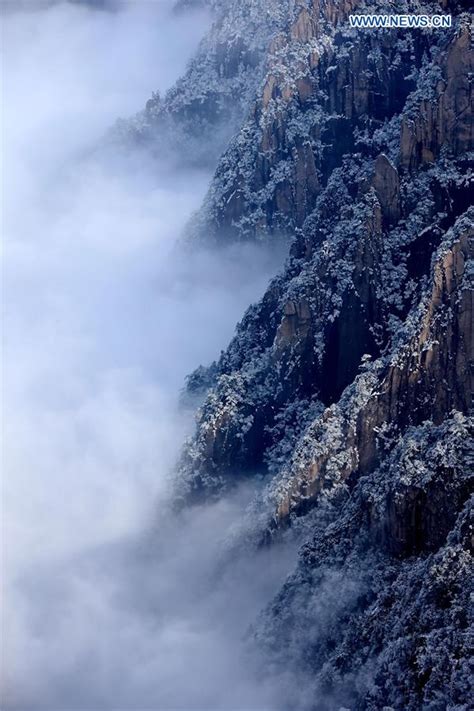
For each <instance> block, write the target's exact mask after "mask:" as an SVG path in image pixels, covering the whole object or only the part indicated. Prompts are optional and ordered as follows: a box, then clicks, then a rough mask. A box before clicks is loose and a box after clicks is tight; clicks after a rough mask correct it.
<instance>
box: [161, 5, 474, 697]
mask: <svg viewBox="0 0 474 711" xmlns="http://www.w3.org/2000/svg"><path fill="white" fill-rule="evenodd" d="M244 5H245V7H246V8H247V11H250V9H251V10H252V11H251V12H250V14H249V16H248V17H247V15H246V14H245V12H246V11H245V10H243V11H242V12H241V11H240V9H235V11H234V10H229V7H227V6H226V5H225V4H222V5H221V6H220V12H222V15H221V16H220V20H219V21H218V24H217V25H216V27H219V28H220V29H219V30H218V33H219V32H220V33H224V34H220V35H219V36H220V37H221V39H222V42H227V43H229V46H234V45H233V42H234V40H233V39H232V38H233V37H234V30H235V36H238V37H243V36H247V30H248V28H253V29H252V31H253V34H252V37H253V40H252V42H253V45H252V48H253V49H254V50H255V51H256V52H257V53H260V54H259V59H258V61H257V62H256V63H254V64H253V65H252V66H253V69H251V70H249V71H250V73H251V74H252V81H251V82H249V81H248V77H247V78H246V74H245V71H246V70H243V71H244V74H242V75H240V74H239V77H237V75H233V76H232V79H231V80H229V82H230V83H227V79H226V78H225V77H224V75H222V76H223V77H224V79H223V80H222V82H221V81H220V80H219V81H217V83H216V84H213V81H209V83H208V84H206V86H209V87H215V88H216V91H217V87H220V88H219V91H221V97H222V96H224V97H225V96H227V94H226V92H227V89H228V88H229V87H231V86H232V89H231V90H230V89H229V90H230V91H231V92H233V91H235V92H237V93H238V94H239V96H240V97H241V104H239V109H238V112H237V113H238V117H237V114H236V115H235V122H236V123H235V124H233V125H234V128H233V132H234V135H233V137H232V138H231V137H230V132H229V135H228V137H227V140H228V141H229V143H228V147H227V148H226V150H225V151H224V153H223V154H222V156H221V158H220V159H219V161H218V164H217V169H216V173H215V176H214V178H213V180H212V183H211V186H210V189H209V192H208V194H207V197H206V199H205V202H204V205H203V207H202V209H201V210H200V212H199V214H198V215H197V216H196V218H195V219H194V220H193V222H192V224H191V225H190V228H189V231H188V233H189V236H190V238H193V239H196V240H202V239H206V240H207V241H208V242H216V241H217V242H219V241H220V240H221V241H225V240H229V239H231V240H232V239H233V240H253V239H257V240H262V241H267V242H271V240H272V239H274V238H275V236H276V235H278V234H280V233H284V234H287V235H290V236H291V238H292V246H291V252H290V256H289V259H288V261H287V263H286V265H285V268H284V270H283V271H282V273H281V274H279V275H277V276H276V277H275V278H274V279H273V280H272V281H271V283H270V284H269V287H268V289H267V291H266V293H265V295H264V297H263V298H262V299H261V301H260V302H259V303H257V304H254V305H252V306H250V308H249V309H248V311H247V312H246V314H245V315H244V317H243V319H242V321H241V322H240V324H239V325H238V326H237V330H236V334H235V336H234V338H233V340H232V341H231V343H230V344H229V346H228V348H227V349H226V350H225V351H224V352H223V353H222V354H221V356H220V358H219V359H218V360H217V361H216V362H215V363H213V364H212V365H211V366H210V367H209V368H206V367H203V366H200V368H199V369H198V370H197V371H196V372H195V373H194V374H192V375H191V376H190V377H189V379H188V391H189V392H190V393H194V392H196V393H197V392H199V393H200V394H201V395H204V400H203V404H202V406H201V408H200V409H199V411H198V414H197V427H196V432H195V434H194V436H193V437H192V438H191V439H190V440H189V441H188V442H187V443H186V445H185V447H184V448H183V452H182V456H181V459H180V462H179V464H178V470H177V474H176V492H177V493H176V500H177V502H179V505H181V506H182V505H186V504H190V503H193V502H196V501H200V500H202V499H203V498H206V497H219V496H221V495H222V494H223V492H225V491H227V490H228V489H230V488H231V487H232V486H234V485H235V483H236V482H238V481H241V480H242V479H243V478H245V477H252V478H253V479H254V480H258V481H259V482H260V484H261V485H260V486H259V487H258V488H259V493H258V495H257V496H256V498H255V500H254V502H253V503H252V505H251V506H250V508H249V510H248V512H247V516H246V517H245V519H244V520H243V522H242V525H241V526H240V527H238V528H237V529H236V531H235V536H234V539H233V541H232V543H231V545H243V546H250V547H251V545H262V544H268V543H271V542H272V541H273V540H275V539H276V538H278V537H280V536H291V535H294V536H296V537H299V538H300V539H302V540H306V544H305V545H304V547H303V549H302V553H301V558H300V563H299V565H298V568H297V571H296V572H295V573H294V574H293V575H292V576H290V578H289V579H288V581H287V583H286V585H285V586H284V588H283V589H282V591H281V593H280V595H278V596H277V598H276V600H275V601H274V602H273V603H272V604H271V605H270V607H269V608H268V610H267V611H265V613H264V614H263V615H262V618H261V619H260V621H259V623H258V624H257V625H256V628H255V636H256V638H257V640H258V642H259V644H261V645H263V648H264V649H265V650H266V654H267V658H268V660H270V662H269V663H270V664H271V665H272V664H273V665H274V666H273V671H275V670H279V672H278V673H281V670H282V669H283V668H285V669H286V670H287V673H288V675H289V676H290V677H291V679H292V683H291V689H292V690H294V689H295V688H298V689H300V690H301V697H300V698H297V699H295V698H294V697H293V698H292V699H290V700H289V702H288V703H289V704H290V706H291V707H295V708H310V709H318V711H319V709H326V708H327V709H333V708H339V707H344V708H345V707H348V708H351V709H373V710H374V711H375V709H382V708H384V706H386V707H388V708H396V709H409V710H410V711H415V709H420V708H423V709H425V708H426V709H430V710H432V711H434V710H436V711H437V710H438V709H439V710H440V711H441V709H447V708H450V709H453V710H454V709H457V711H461V709H462V710H463V711H465V710H467V708H468V701H467V698H468V682H469V674H468V661H467V659H468V632H467V628H468V625H469V622H470V620H469V619H468V614H467V605H468V599H469V594H470V592H471V590H472V559H471V554H472V526H471V524H469V523H468V515H469V510H470V509H469V503H468V502H469V497H470V494H471V492H472V471H473V458H472V450H470V449H469V445H470V443H471V442H472V433H473V432H472V421H471V420H470V412H471V405H472V399H471V398H472V376H471V375H470V369H471V368H472V355H473V342H472V338H473V331H472V288H473V274H474V268H473V239H474V228H473V225H474V212H473V210H474V208H473V206H472V167H473V158H474V154H473V150H474V141H473V136H472V98H471V97H472V94H471V92H472V85H471V77H472V72H473V67H474V59H473V52H472V46H471V40H472V38H471V36H470V34H471V28H470V25H469V18H468V16H467V15H466V14H464V15H463V14H462V13H460V12H459V11H460V10H462V9H463V8H462V3H457V2H450V3H448V4H447V5H446V4H445V5H446V8H447V9H450V10H451V11H452V12H453V13H454V15H455V18H454V19H455V22H454V26H453V28H452V29H451V30H450V31H449V32H443V33H439V32H438V33H436V32H433V31H432V30H429V31H428V30H427V31H419V30H417V31H404V32H396V31H393V30H390V31H379V32H367V33H364V32H360V31H355V30H352V29H350V28H349V27H348V25H347V14H348V13H349V12H350V11H351V10H355V9H357V11H365V10H370V11H381V10H382V9H384V10H385V9H386V3H378V2H357V1H356V0H354V1H349V0H347V2H340V3H339V2H335V1H334V2H331V0H328V1H327V2H321V3H312V2H305V1H304V0H301V1H300V2H294V3H293V2H288V3H286V2H285V3H282V2H280V3H271V2H264V1H263V0H262V2H253V3H252V2H250V1H249V3H244V4H242V7H244ZM448 6H449V7H448ZM257 8H258V10H257ZM436 9H438V10H439V5H438V4H437V3H423V2H417V1H414V2H408V1H407V2H400V3H399V4H398V6H397V11H398V12H403V11H408V12H421V11H423V12H428V13H432V12H435V11H436ZM259 13H261V15H259ZM265 13H269V15H268V17H269V18H270V19H269V20H268V21H266V20H265V19H264V18H265V16H266V15H265ZM456 13H457V14H456ZM257 15H259V17H258V18H257ZM259 23H260V24H259ZM216 32H217V30H216V29H215V28H214V30H213V31H212V32H211V35H210V38H211V40H210V39H209V38H208V39H207V40H206V42H209V41H212V42H215V38H216V36H217V35H216V34H215V33H216ZM212 38H214V39H212ZM213 46H214V45H213ZM201 51H202V53H203V56H204V55H206V53H207V54H209V52H210V57H211V59H209V57H207V59H206V61H211V63H212V62H214V59H213V57H214V54H213V52H212V51H210V50H209V46H207V49H206V45H205V44H203V46H202V48H201V50H200V52H201ZM203 61H204V60H203V59H202V57H201V55H200V58H198V61H197V63H196V67H195V68H194V69H192V70H190V73H189V77H187V78H185V80H183V81H184V82H187V81H190V82H191V84H193V86H194V85H195V88H196V90H198V89H199V86H200V81H201V78H202V74H200V77H201V78H200V79H199V81H198V80H197V79H196V78H195V79H192V72H193V71H198V72H201V68H202V66H204V65H203V64H202V62H203ZM213 66H214V65H213ZM248 66H250V65H248ZM257 66H258V70H257ZM200 67H201V68H200ZM207 71H208V70H207V69H206V72H207ZM212 71H214V70H212ZM212 71H211V70H209V72H210V74H209V76H210V77H211V78H212ZM240 80H242V82H243V84H245V87H246V88H245V91H243V90H242V85H240V84H239V81H240ZM183 86H184V85H182V86H181V89H179V86H178V87H177V89H176V91H178V90H179V91H182V90H183ZM226 87H227V88H226ZM179 91H178V93H179ZM229 96H230V94H229ZM176 97H177V95H176ZM174 100H175V99H173V97H172V94H170V95H169V97H168V98H167V99H166V101H167V102H168V103H167V106H172V102H173V101H174ZM176 101H178V98H176ZM179 101H181V98H180V99H179ZM219 101H221V99H219ZM224 104H225V101H224ZM224 104H219V105H220V106H224ZM223 111H225V110H224V109H223ZM210 115H212V112H211V114H210ZM206 120H207V118H206ZM237 124H239V126H240V127H239V129H238V130H237V129H236V126H237ZM229 125H230V124H229ZM199 130H201V129H199ZM185 131H188V128H186V129H185ZM267 671H268V669H267ZM295 681H296V684H295V683H294V682H295Z"/></svg>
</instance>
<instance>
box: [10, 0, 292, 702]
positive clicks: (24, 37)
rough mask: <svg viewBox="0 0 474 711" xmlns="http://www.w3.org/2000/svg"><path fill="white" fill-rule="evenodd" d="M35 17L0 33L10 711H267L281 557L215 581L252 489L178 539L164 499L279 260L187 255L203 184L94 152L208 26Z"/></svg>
mask: <svg viewBox="0 0 474 711" xmlns="http://www.w3.org/2000/svg"><path fill="white" fill-rule="evenodd" d="M24 5H25V7H26V8H27V10H26V11H20V12H15V13H8V14H5V13H4V18H3V20H2V24H3V28H2V35H3V63H2V75H3V77H2V78H3V101H4V107H5V111H4V131H3V135H4V141H3V143H4V145H3V146H2V147H3V149H4V160H3V168H4V170H3V180H4V184H3V194H4V213H3V233H4V235H5V238H4V248H3V275H4V291H3V297H4V298H3V306H4V312H5V313H4V323H5V326H4V337H5V338H4V353H3V356H4V373H3V375H4V395H3V407H4V442H5V444H4V450H3V453H2V458H3V470H4V476H3V491H2V505H3V509H4V510H3V520H4V524H3V561H2V569H3V573H4V575H3V578H4V600H5V602H4V605H3V610H2V612H3V616H4V621H3V626H4V632H5V634H4V638H3V649H2V656H3V660H2V664H3V675H2V676H3V680H2V681H3V687H4V698H5V703H4V704H3V707H4V708H18V709H20V708H21V709H24V710H25V711H26V709H40V708H42V709H48V710H49V711H52V710H53V709H61V710H62V711H66V710H67V709H82V711H89V710H90V711H93V709H102V708H110V709H114V711H118V709H121V708H123V709H125V708H130V709H131V708H134V709H145V708H155V709H161V708H188V709H191V708H202V709H204V708H206V709H210V708H224V707H227V708H235V707H236V706H239V707H240V708H244V707H245V708H250V707H252V706H254V705H255V704H256V705H257V706H258V707H259V708H262V707H263V706H264V705H265V704H266V703H267V702H268V703H270V702H269V699H271V698H272V692H271V689H269V688H264V687H263V686H262V685H261V684H260V683H259V682H257V681H256V680H255V679H253V678H250V677H249V676H248V673H247V671H246V669H245V664H243V663H242V664H241V663H240V661H239V660H240V654H241V650H240V640H241V638H242V635H243V634H244V633H245V630H246V628H247V625H248V623H249V622H250V621H251V620H252V619H253V616H254V615H255V614H256V613H257V611H258V610H259V609H260V607H261V606H262V604H263V603H264V601H265V600H267V599H269V597H271V594H272V591H273V590H275V589H276V587H277V585H278V581H280V580H281V576H282V575H283V573H284V572H285V571H286V570H288V566H289V563H288V559H287V557H286V555H284V554H283V553H282V552H278V554H274V553H273V552H266V553H262V554H261V555H265V556H266V561H265V566H262V565H261V562H260V561H259V560H258V558H257V559H256V560H255V561H254V562H252V563H249V562H248V561H247V562H246V561H242V562H241V563H240V564H238V565H237V567H236V568H235V569H233V570H231V571H229V572H228V573H227V574H226V575H224V576H223V577H222V576H221V577H219V576H217V577H216V570H215V566H216V561H217V560H218V559H219V556H220V554H219V546H220V541H221V540H222V539H223V538H225V536H226V531H227V529H228V528H229V526H231V524H232V522H233V521H234V520H235V519H236V518H238V516H239V514H240V512H241V510H242V506H243V504H242V501H243V500H244V499H245V498H246V497H248V492H240V493H239V494H238V495H237V496H236V498H235V500H226V501H223V502H221V503H220V504H218V505H214V506H209V507H206V508H204V509H200V510H195V511H192V512H189V513H188V514H186V515H185V519H184V520H180V521H178V522H176V521H172V520H170V519H169V517H168V516H167V509H166V497H165V491H166V486H165V484H166V480H167V476H168V474H169V471H170V468H171V466H172V463H173V462H174V461H175V458H176V456H177V453H178V451H179V448H180V445H181V443H182V441H183V439H184V436H185V434H186V432H188V431H189V430H190V427H191V424H192V423H191V421H190V416H189V414H188V415H184V414H183V413H180V412H179V411H178V408H177V405H176V402H177V396H178V393H179V390H180V388H181V387H182V385H183V379H184V376H185V375H186V374H187V373H189V372H190V371H191V370H193V369H194V367H196V366H197V365H199V364H200V363H208V362H210V361H211V360H212V359H213V358H214V357H216V356H217V355H218V354H219V351H220V349H221V348H223V347H224V346H225V344H226V343H227V341H228V340H229V338H230V337H231V335H232V332H233V329H234V327H235V323H236V321H237V320H238V318H239V317H240V316H241V315H242V313H243V311H244V309H245V307H246V306H247V305H248V304H249V303H250V302H251V301H252V300H254V299H255V298H257V297H258V296H259V295H260V294H261V293H263V290H264V287H265V285H266V283H267V280H268V277H269V274H270V273H271V271H272V270H274V269H275V263H272V261H271V260H270V259H269V258H268V257H267V256H266V255H264V254H262V253H259V252H252V253H251V254H249V249H250V248H246V249H241V250H235V249H233V250H228V251H224V252H222V253H221V254H219V255H218V256H216V255H211V254H208V253H205V252H199V253H196V254H194V255H192V256H189V257H188V258H186V259H185V258H184V257H183V255H182V254H180V252H179V251H177V250H176V249H175V243H176V239H177V238H178V236H179V234H180V231H181V230H182V228H183V226H184V224H185V223H186V221H187V220H188V219H189V217H190V215H191V214H192V212H193V211H194V210H195V209H196V208H197V207H198V206H199V204H200V202H201V200H202V198H203V195H204V192H205V190H206V186H207V184H208V180H209V177H210V176H209V174H207V173H205V172H199V171H197V170H194V171H187V172H183V171H181V172H176V171H174V172H172V171H171V169H170V168H169V166H166V165H165V164H163V163H162V162H161V163H160V161H154V162H152V161H151V160H147V159H146V158H145V157H143V156H140V159H139V160H130V161H127V160H123V161H121V162H120V163H119V164H118V163H117V162H115V161H114V164H113V166H112V165H109V164H108V163H107V161H106V160H105V159H104V158H101V159H99V158H97V156H96V157H94V158H91V157H90V153H89V149H90V148H91V147H93V146H95V145H97V143H98V142H99V141H100V138H101V136H102V135H103V133H104V132H105V131H106V130H107V128H108V127H109V126H110V125H111V124H113V122H114V121H115V119H116V118H117V117H119V116H128V115H131V114H133V113H134V112H136V111H137V110H139V109H140V108H141V107H142V106H143V105H144V103H145V101H146V100H147V98H148V97H149V96H150V94H151V92H152V91H153V90H156V89H159V90H160V91H161V92H163V91H164V90H166V88H167V87H169V86H170V85H171V84H172V83H173V81H174V80H175V79H176V78H177V77H178V76H179V75H180V74H182V72H183V71H184V68H185V66H186V62H187V61H188V59H189V57H190V55H191V54H192V51H193V48H195V47H196V45H197V42H198V40H199V38H200V37H201V35H202V34H203V32H204V31H205V29H206V26H207V24H208V21H209V20H208V18H207V17H206V16H205V15H203V14H202V13H201V14H194V15H193V16H192V17H188V18H186V17H185V16H183V15H180V16H179V17H176V16H171V15H170V13H169V9H170V3H169V2H167V1H161V2H147V1H146V0H143V1H139V0H136V1H135V2H130V3H126V4H121V5H120V7H119V9H118V10H117V11H115V12H105V11H99V10H94V9H91V8H90V7H86V6H84V5H76V4H74V5H72V4H66V3H57V4H53V5H49V6H45V7H43V8H41V7H40V5H39V4H37V5H35V6H32V5H31V4H28V3H25V4H24ZM249 566H251V567H250V568H249ZM258 571H260V575H259V574H258ZM262 572H263V574H262Z"/></svg>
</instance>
